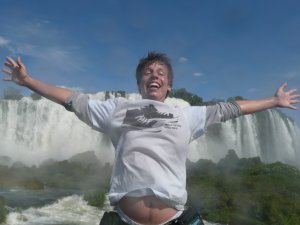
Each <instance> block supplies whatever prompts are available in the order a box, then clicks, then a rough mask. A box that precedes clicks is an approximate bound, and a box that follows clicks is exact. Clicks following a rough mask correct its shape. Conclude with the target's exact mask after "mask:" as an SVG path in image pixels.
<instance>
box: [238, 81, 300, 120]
mask: <svg viewBox="0 0 300 225" xmlns="http://www.w3.org/2000/svg"><path fill="white" fill-rule="evenodd" d="M286 86H287V83H284V84H282V85H281V86H280V87H279V88H278V90H277V91H276V93H275V95H274V96H273V97H270V98H265V99H258V100H237V101H236V103H237V104H238V105H239V106H240V108H241V111H242V113H243V114H244V115H245V114H250V113H255V112H259V111H262V110H266V109H271V108H275V107H280V108H290V109H294V110H296V109H298V107H296V106H295V104H297V103H299V102H300V101H299V99H300V94H297V90H296V89H291V90H289V91H285V90H284V89H285V88H286Z"/></svg>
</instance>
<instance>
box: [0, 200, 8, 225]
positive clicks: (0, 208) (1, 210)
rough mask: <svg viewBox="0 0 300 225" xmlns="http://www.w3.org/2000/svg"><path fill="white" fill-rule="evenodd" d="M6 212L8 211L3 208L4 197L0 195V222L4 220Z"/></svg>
mask: <svg viewBox="0 0 300 225" xmlns="http://www.w3.org/2000/svg"><path fill="white" fill-rule="evenodd" d="M7 213H8V211H7V209H6V208H5V199H4V198H3V197H2V196H0V223H3V222H5V220H6V216H7Z"/></svg>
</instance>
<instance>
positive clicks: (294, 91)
mask: <svg viewBox="0 0 300 225" xmlns="http://www.w3.org/2000/svg"><path fill="white" fill-rule="evenodd" d="M296 92H297V89H296V88H294V89H291V90H289V91H288V92H287V93H288V94H289V95H292V94H294V93H296Z"/></svg>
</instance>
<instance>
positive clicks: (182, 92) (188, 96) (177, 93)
mask: <svg viewBox="0 0 300 225" xmlns="http://www.w3.org/2000/svg"><path fill="white" fill-rule="evenodd" d="M169 96H170V97H173V98H181V99H183V100H185V101H187V102H188V103H190V105H202V103H203V100H202V98H201V97H199V96H198V95H194V94H192V93H190V92H188V91H187V90H186V89H185V88H180V89H177V90H173V91H172V92H171V93H170V95H169Z"/></svg>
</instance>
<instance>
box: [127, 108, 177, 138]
mask: <svg viewBox="0 0 300 225" xmlns="http://www.w3.org/2000/svg"><path fill="white" fill-rule="evenodd" d="M177 122H178V120H177V118H175V117H174V115H173V114H172V113H163V112H159V111H158V110H157V109H156V108H155V106H154V105H152V104H150V105H149V106H144V107H142V108H138V109H128V110H127V111H126V115H125V118H124V120H123V124H122V127H126V128H133V129H138V130H145V129H149V131H152V132H160V131H161V129H160V128H161V127H162V126H164V125H165V124H169V123H177ZM150 128H156V129H150Z"/></svg>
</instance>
